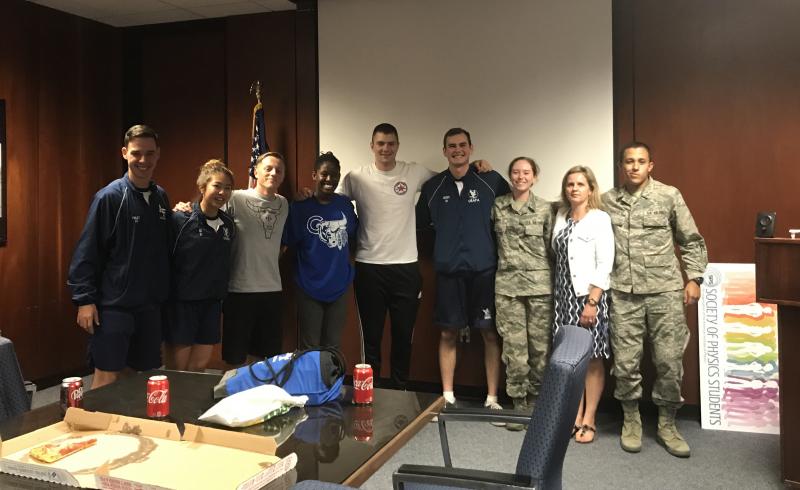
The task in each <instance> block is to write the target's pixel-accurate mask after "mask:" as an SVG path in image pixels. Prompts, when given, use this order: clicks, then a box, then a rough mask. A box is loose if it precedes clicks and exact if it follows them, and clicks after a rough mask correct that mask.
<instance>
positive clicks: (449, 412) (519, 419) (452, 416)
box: [438, 407, 531, 425]
mask: <svg viewBox="0 0 800 490" xmlns="http://www.w3.org/2000/svg"><path fill="white" fill-rule="evenodd" d="M438 417H439V420H440V421H461V422H510V423H514V424H524V425H528V423H530V421H531V414H530V412H517V411H514V410H492V409H491V408H483V407H481V408H458V407H445V408H443V409H442V411H441V412H439V415H438Z"/></svg>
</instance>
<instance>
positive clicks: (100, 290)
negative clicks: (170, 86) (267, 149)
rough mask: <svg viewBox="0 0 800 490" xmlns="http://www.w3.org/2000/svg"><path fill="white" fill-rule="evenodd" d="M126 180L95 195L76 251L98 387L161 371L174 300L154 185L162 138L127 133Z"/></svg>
mask: <svg viewBox="0 0 800 490" xmlns="http://www.w3.org/2000/svg"><path fill="white" fill-rule="evenodd" d="M124 144H125V146H123V147H122V157H123V158H124V159H125V161H126V162H127V164H128V171H127V173H126V174H125V175H124V176H122V177H121V178H119V179H117V180H114V181H113V182H111V183H110V184H108V185H107V186H105V187H104V188H103V189H101V190H100V191H99V192H98V193H97V194H95V196H94V199H93V200H92V204H91V206H90V207H89V213H88V216H87V218H86V224H85V226H84V228H83V232H82V233H81V237H80V239H79V240H78V244H77V246H76V247H75V252H74V254H73V256H72V263H71V264H70V267H69V277H68V280H67V285H68V286H69V288H70V290H71V291H72V301H73V303H75V304H76V305H77V306H78V318H77V323H78V325H79V326H80V327H81V328H83V329H84V330H86V331H87V332H88V333H89V334H90V337H89V360H90V365H92V366H93V367H94V379H93V381H92V388H97V387H99V386H103V385H106V384H109V383H112V382H114V381H116V380H117V378H118V377H119V374H120V373H121V372H122V371H123V370H129V369H132V370H136V371H145V370H147V369H154V368H158V367H159V366H161V311H160V309H161V303H162V302H164V300H166V298H167V295H168V293H169V271H170V267H169V240H170V232H169V219H170V215H171V211H170V209H171V208H170V205H169V198H168V197H167V194H166V192H164V189H162V188H161V187H159V186H157V185H156V184H155V183H154V182H153V181H152V180H151V179H152V176H153V171H154V170H155V168H156V165H157V163H158V159H159V156H160V148H159V146H158V135H157V134H156V132H155V131H154V130H153V129H152V128H150V127H148V126H144V125H136V126H133V127H131V128H130V129H129V130H128V131H127V132H126V133H125V139H124Z"/></svg>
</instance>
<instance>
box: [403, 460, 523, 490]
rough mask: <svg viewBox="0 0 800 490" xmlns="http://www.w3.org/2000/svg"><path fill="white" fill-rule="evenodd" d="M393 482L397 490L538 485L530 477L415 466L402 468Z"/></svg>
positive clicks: (504, 487)
mask: <svg viewBox="0 0 800 490" xmlns="http://www.w3.org/2000/svg"><path fill="white" fill-rule="evenodd" d="M392 482H393V486H394V488H395V490H399V489H402V488H404V486H403V485H404V484H405V483H410V484H424V485H444V486H455V487H458V488H486V489H509V488H519V489H532V488H535V484H536V483H537V482H532V481H531V479H530V477H528V476H523V475H514V474H511V473H500V472H497V471H482V470H472V469H465V468H443V467H440V466H426V465H415V464H404V465H402V466H400V468H398V469H397V471H395V472H394V474H393V475H392ZM413 486H414V485H409V487H411V488H413Z"/></svg>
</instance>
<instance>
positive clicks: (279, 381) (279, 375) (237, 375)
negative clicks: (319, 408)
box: [214, 347, 346, 406]
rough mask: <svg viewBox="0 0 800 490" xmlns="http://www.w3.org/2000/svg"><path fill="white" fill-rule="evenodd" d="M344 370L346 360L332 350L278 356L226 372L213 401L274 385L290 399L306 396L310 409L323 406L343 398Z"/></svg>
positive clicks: (320, 348) (217, 387) (327, 348)
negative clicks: (293, 396)
mask: <svg viewBox="0 0 800 490" xmlns="http://www.w3.org/2000/svg"><path fill="white" fill-rule="evenodd" d="M345 366H346V364H345V360H344V356H343V355H342V353H341V352H340V351H339V350H338V349H336V348H333V347H317V348H312V349H306V350H298V351H294V352H289V353H286V354H279V355H277V356H273V357H270V358H269V359H264V360H263V361H259V362H256V363H253V364H250V365H249V366H244V367H240V368H238V369H232V370H230V371H228V372H226V373H225V374H224V375H223V376H222V379H221V380H220V382H219V383H218V384H217V386H215V387H214V398H224V397H226V396H228V395H232V394H234V393H238V392H240V391H244V390H248V389H250V388H255V387H256V386H261V385H264V384H272V385H277V386H280V387H281V388H283V389H284V390H286V391H287V392H288V393H289V394H290V395H306V396H307V397H308V402H307V403H306V404H307V405H311V406H315V405H322V404H323V403H326V402H329V401H331V400H337V399H338V398H339V397H340V396H341V389H342V383H343V382H344V375H345Z"/></svg>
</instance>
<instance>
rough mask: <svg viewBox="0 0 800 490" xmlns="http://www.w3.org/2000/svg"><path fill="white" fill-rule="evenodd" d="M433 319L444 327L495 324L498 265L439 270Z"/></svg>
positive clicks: (488, 326) (477, 326)
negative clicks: (451, 271)
mask: <svg viewBox="0 0 800 490" xmlns="http://www.w3.org/2000/svg"><path fill="white" fill-rule="evenodd" d="M433 322H434V323H435V324H437V325H439V326H440V327H442V328H464V327H467V326H469V327H472V328H492V327H493V326H494V269H490V270H486V271H481V272H459V273H456V274H443V273H439V272H437V273H436V305H435V306H434V312H433Z"/></svg>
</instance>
